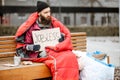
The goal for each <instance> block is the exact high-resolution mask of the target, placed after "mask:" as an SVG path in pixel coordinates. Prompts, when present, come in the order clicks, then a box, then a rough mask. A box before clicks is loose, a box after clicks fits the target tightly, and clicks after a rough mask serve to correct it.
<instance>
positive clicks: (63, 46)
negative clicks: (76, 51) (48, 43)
mask: <svg viewBox="0 0 120 80" xmlns="http://www.w3.org/2000/svg"><path fill="white" fill-rule="evenodd" d="M53 26H57V27H59V28H60V32H61V33H63V34H64V35H65V40H64V41H62V42H60V43H58V44H57V45H56V46H55V47H52V50H55V51H64V50H72V49H73V47H72V43H71V34H70V31H69V30H68V28H67V27H65V26H64V25H63V24H62V23H61V22H60V21H55V24H53ZM46 48H47V47H46ZM48 48H49V47H48Z"/></svg>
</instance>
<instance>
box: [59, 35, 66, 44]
mask: <svg viewBox="0 0 120 80" xmlns="http://www.w3.org/2000/svg"><path fill="white" fill-rule="evenodd" d="M64 39H65V38H64V34H61V37H60V38H59V40H58V41H59V42H62V41H64Z"/></svg>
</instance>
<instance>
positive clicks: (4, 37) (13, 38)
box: [0, 36, 15, 41]
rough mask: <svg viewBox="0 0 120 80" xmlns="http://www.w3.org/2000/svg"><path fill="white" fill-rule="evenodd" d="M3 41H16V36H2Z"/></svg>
mask: <svg viewBox="0 0 120 80" xmlns="http://www.w3.org/2000/svg"><path fill="white" fill-rule="evenodd" d="M3 40H15V36H0V41H3Z"/></svg>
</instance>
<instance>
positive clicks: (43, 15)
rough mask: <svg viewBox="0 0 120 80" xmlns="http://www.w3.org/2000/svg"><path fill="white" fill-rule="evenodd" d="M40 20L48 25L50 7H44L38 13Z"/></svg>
mask: <svg viewBox="0 0 120 80" xmlns="http://www.w3.org/2000/svg"><path fill="white" fill-rule="evenodd" d="M39 18H40V22H41V23H42V24H45V25H48V24H49V23H50V22H51V11H50V8H49V7H48V8H45V9H43V10H42V11H41V12H40V13H39Z"/></svg>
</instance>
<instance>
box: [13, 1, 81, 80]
mask: <svg viewBox="0 0 120 80" xmlns="http://www.w3.org/2000/svg"><path fill="white" fill-rule="evenodd" d="M51 28H59V29H60V32H61V33H62V34H64V39H63V38H62V40H60V41H59V43H58V44H57V45H55V46H46V47H45V52H46V54H47V55H46V56H45V57H40V56H39V54H41V53H40V52H39V51H38V50H39V49H40V45H34V43H33V37H32V31H38V30H39V31H40V30H42V29H51ZM15 36H16V37H15V38H16V41H17V55H20V56H21V57H22V60H31V61H33V62H43V63H45V64H46V65H47V66H48V67H49V69H50V70H51V74H52V79H53V80H78V79H79V70H78V63H77V59H76V56H75V55H74V54H73V53H72V49H73V48H72V43H71V35H70V32H69V30H68V29H67V28H66V27H65V26H64V25H63V24H62V23H61V22H60V21H58V20H57V19H56V18H54V17H53V16H51V8H50V6H49V5H48V4H47V3H45V2H42V1H38V2H37V11H36V12H34V13H32V14H31V15H30V16H29V18H28V19H27V20H26V21H25V22H24V23H23V24H22V25H21V26H20V27H19V28H18V30H17V32H16V35H15Z"/></svg>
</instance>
